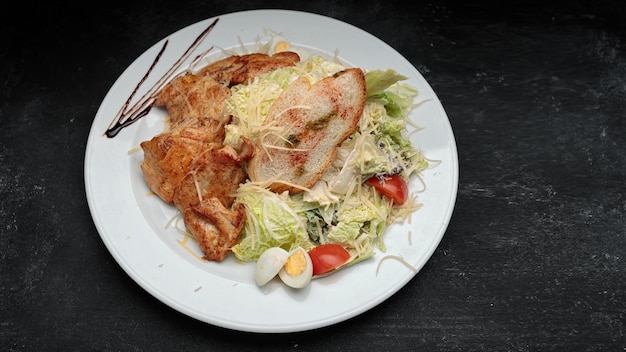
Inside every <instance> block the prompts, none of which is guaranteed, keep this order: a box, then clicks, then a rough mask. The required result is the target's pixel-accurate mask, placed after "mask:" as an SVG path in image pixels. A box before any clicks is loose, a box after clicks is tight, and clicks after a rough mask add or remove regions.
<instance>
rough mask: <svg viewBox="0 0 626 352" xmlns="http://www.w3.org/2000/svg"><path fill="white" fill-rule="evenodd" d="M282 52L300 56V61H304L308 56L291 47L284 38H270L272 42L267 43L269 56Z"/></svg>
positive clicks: (300, 50) (302, 51)
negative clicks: (290, 52)
mask: <svg viewBox="0 0 626 352" xmlns="http://www.w3.org/2000/svg"><path fill="white" fill-rule="evenodd" d="M283 51H293V52H295V53H297V54H298V55H300V60H304V59H305V58H306V57H307V56H308V53H307V52H306V51H304V50H302V49H300V48H296V47H294V46H292V45H291V43H290V42H289V41H288V40H287V39H286V38H284V37H283V36H281V35H278V34H277V35H275V36H274V37H272V40H271V41H270V43H269V53H270V55H273V54H276V53H280V52H283Z"/></svg>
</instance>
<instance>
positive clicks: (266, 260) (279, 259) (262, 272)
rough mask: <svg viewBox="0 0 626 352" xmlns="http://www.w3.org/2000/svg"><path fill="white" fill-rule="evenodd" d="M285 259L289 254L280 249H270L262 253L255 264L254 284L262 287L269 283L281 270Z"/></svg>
mask: <svg viewBox="0 0 626 352" xmlns="http://www.w3.org/2000/svg"><path fill="white" fill-rule="evenodd" d="M287 258H289V252H287V251H286V250H284V249H282V248H280V247H272V248H269V249H267V250H266V251H265V252H263V253H262V254H261V256H259V259H258V260H257V262H256V272H255V281H256V284H257V285H259V286H263V285H265V284H266V283H268V282H270V280H272V279H273V278H274V276H276V275H278V272H279V271H280V270H281V269H282V268H283V266H284V265H285V262H287Z"/></svg>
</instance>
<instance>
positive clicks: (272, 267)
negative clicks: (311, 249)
mask: <svg viewBox="0 0 626 352" xmlns="http://www.w3.org/2000/svg"><path fill="white" fill-rule="evenodd" d="M256 264H257V265H256V273H255V280H256V283H257V285H258V286H264V285H265V284H267V283H268V282H270V281H271V280H272V279H273V278H274V277H276V275H278V277H279V278H280V279H281V280H282V281H283V282H284V283H285V284H286V285H288V286H290V287H293V288H302V287H305V286H306V285H308V284H309V282H311V278H312V277H313V263H312V262H311V257H310V256H309V254H308V253H307V252H306V251H305V250H304V249H303V248H301V247H297V248H296V249H294V250H293V251H291V252H287V251H286V250H284V249H282V248H280V247H273V248H269V249H267V250H266V251H265V252H263V253H262V254H261V256H260V257H259V259H258V260H257V262H256Z"/></svg>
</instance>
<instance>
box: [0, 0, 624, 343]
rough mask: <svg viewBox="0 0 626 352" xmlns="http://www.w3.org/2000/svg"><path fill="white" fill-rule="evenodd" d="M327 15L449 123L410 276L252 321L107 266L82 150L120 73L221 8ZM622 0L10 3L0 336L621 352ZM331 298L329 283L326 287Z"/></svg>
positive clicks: (0, 214) (4, 39)
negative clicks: (445, 162)
mask: <svg viewBox="0 0 626 352" xmlns="http://www.w3.org/2000/svg"><path fill="white" fill-rule="evenodd" d="M257 8H285V9H293V10H302V11H309V12H314V13H318V14H322V15H326V16H330V17H333V18H336V19H339V20H343V21H345V22H348V23H350V24H353V25H355V26H357V27H360V28H362V29H364V30H366V31H368V32H370V33H372V34H373V35H375V36H377V37H379V38H380V39H382V40H384V41H385V42H387V43H389V44H390V45H391V46H392V47H394V48H395V49H396V50H397V51H399V52H400V53H401V54H402V55H404V56H405V57H406V58H407V59H408V60H409V61H410V62H411V63H413V65H415V67H417V69H418V70H419V71H420V72H421V73H422V74H423V75H424V77H425V78H426V79H427V80H428V82H429V83H430V84H431V85H432V87H433V89H434V90H435V92H436V93H437V94H438V96H439V98H440V100H441V102H442V104H443V106H444V108H445V109H446V112H447V113H448V116H449V118H450V121H451V124H452V127H453V130H454V133H455V137H456V141H457V145H458V151H459V163H460V180H459V192H458V199H457V203H456V207H455V210H454V214H453V216H452V220H451V222H450V225H449V228H448V231H447V232H446V234H445V236H444V238H443V241H442V242H441V244H440V245H439V247H438V249H437V250H436V252H435V253H434V255H433V257H432V259H431V260H430V261H429V262H428V263H427V265H426V266H425V267H424V268H423V270H422V271H421V272H420V273H418V275H417V276H416V277H415V278H414V279H413V280H412V281H410V282H409V283H408V284H407V285H406V286H405V287H404V288H403V289H401V290H400V291H399V292H398V293H397V294H396V295H394V296H392V297H391V298H389V299H388V300H387V301H385V302H383V303H382V304H380V305H379V306H377V307H375V308H374V309H372V310H370V311H368V312H366V313H364V314H362V315H360V316H358V317H356V318H353V319H351V320H348V321H346V322H344V323H341V324H337V325H334V326H331V327H328V328H323V329H320V330H316V331H310V332H304V333H296V334H285V335H257V334H249V333H240V332H235V331H229V330H224V329H221V328H217V327H214V326H211V325H207V324H205V323H201V322H198V321H196V320H194V319H192V318H189V317H187V316H184V315H182V314H180V313H178V312H176V311H174V310H172V309H170V308H168V307H167V306H165V305H164V304H162V303H161V302H160V301H158V300H156V299H155V298H153V297H152V296H150V295H149V294H148V293H147V292H145V291H144V290H143V289H141V288H140V287H139V286H138V285H137V284H135V283H134V281H132V280H131V279H130V278H129V277H128V276H127V275H126V274H125V272H124V271H123V270H122V269H121V268H120V267H119V266H118V265H117V263H116V262H115V261H114V259H113V258H112V256H111V255H110V254H109V252H108V251H107V249H106V248H105V246H104V244H103V242H102V241H101V239H100V237H99V235H98V233H97V231H96V228H95V227H94V224H93V221H92V219H91V216H90V213H89V210H88V207H87V200H86V198H85V189H84V183H83V163H84V151H85V146H86V141H87V137H88V133H89V129H90V126H91V123H92V121H93V118H94V116H95V113H96V111H97V109H98V107H99V104H100V102H101V101H102V99H103V98H104V96H105V94H106V93H107V91H108V90H109V88H110V87H111V86H112V84H113V83H114V81H115V80H116V79H117V77H118V76H119V75H120V74H121V73H122V72H123V70H124V69H125V68H126V67H127V66H128V65H129V64H131V63H132V62H133V61H134V60H135V58H137V57H138V56H139V55H140V54H141V53H143V52H144V51H145V50H146V49H148V48H149V47H151V46H152V45H154V44H155V43H156V42H158V41H159V40H161V39H163V38H164V37H166V36H167V35H169V34H170V33H172V32H174V31H176V30H179V29H181V28H183V27H186V26H188V25H190V24H193V23H195V22H197V21H201V20H204V19H206V18H209V17H213V16H217V15H220V14H224V13H229V12H234V11H239V10H248V9H257ZM625 11H626V10H625V6H624V5H623V1H579V2H566V1H561V2H548V1H545V2H538V1H535V2H519V1H513V2H511V1H497V2H496V1H493V2H465V3H460V2H446V1H430V2H425V1H418V2H413V5H412V6H411V8H408V7H407V6H406V5H404V6H403V5H402V4H400V2H396V1H346V2H338V1H328V0H323V1H309V2H302V3H300V2H294V1H278V2H263V1H235V0H233V1H199V0H198V1H184V0H181V1H158V0H156V1H149V2H148V1H127V2H126V3H125V4H123V5H119V6H114V5H113V4H109V3H106V2H105V3H100V2H96V3H93V2H83V3H82V4H80V5H72V6H69V5H67V6H64V5H60V4H59V3H58V2H47V3H43V4H37V5H34V4H30V3H28V4H27V3H14V5H13V10H11V11H9V10H6V9H5V10H3V11H2V13H1V14H0V20H1V21H0V349H2V350H7V351H48V350H57V351H116V350H124V351H141V350H180V351H220V350H228V351H237V350H248V351H251V350H256V351H264V350H268V351H270V350H271V351H275V350H283V351H291V350H293V351H329V350H338V351H362V350H381V351H408V350H421V351H624V350H626V181H625V180H626V120H625V117H626V116H625V114H626V43H625V40H626V12H625ZM328 299H329V300H332V297H329V298H328Z"/></svg>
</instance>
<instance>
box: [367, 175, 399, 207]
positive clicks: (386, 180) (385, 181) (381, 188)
mask: <svg viewBox="0 0 626 352" xmlns="http://www.w3.org/2000/svg"><path fill="white" fill-rule="evenodd" d="M366 182H367V184H368V185H370V186H372V187H374V188H375V189H376V190H377V191H378V192H380V194H382V195H384V196H385V197H388V198H391V199H392V200H393V202H394V203H395V204H398V205H402V204H404V202H406V200H407V198H408V197H409V187H408V186H407V184H406V182H405V181H404V179H403V178H402V177H400V176H399V175H391V176H385V177H382V178H378V177H376V176H374V177H371V178H369V179H368V180H367V181H366Z"/></svg>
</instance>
